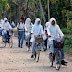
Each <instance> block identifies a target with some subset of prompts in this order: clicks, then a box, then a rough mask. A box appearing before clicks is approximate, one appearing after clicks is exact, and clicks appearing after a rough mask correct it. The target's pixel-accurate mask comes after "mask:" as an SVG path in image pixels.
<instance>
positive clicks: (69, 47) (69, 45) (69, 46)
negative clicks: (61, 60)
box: [64, 34, 72, 54]
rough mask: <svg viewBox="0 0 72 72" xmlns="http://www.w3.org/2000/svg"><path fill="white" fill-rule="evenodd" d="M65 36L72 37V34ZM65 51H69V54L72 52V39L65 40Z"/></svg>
mask: <svg viewBox="0 0 72 72" xmlns="http://www.w3.org/2000/svg"><path fill="white" fill-rule="evenodd" d="M65 37H67V38H72V35H71V34H66V35H65ZM64 52H65V53H68V54H72V40H71V39H66V40H65V47H64Z"/></svg>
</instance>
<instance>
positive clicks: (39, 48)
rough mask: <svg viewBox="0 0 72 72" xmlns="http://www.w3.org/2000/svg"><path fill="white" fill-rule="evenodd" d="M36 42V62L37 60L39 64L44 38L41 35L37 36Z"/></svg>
mask: <svg viewBox="0 0 72 72" xmlns="http://www.w3.org/2000/svg"><path fill="white" fill-rule="evenodd" d="M35 42H36V44H37V48H36V53H35V55H34V56H35V58H34V59H35V60H36V62H38V61H39V56H40V50H41V43H42V42H43V38H42V36H41V35H39V36H35Z"/></svg>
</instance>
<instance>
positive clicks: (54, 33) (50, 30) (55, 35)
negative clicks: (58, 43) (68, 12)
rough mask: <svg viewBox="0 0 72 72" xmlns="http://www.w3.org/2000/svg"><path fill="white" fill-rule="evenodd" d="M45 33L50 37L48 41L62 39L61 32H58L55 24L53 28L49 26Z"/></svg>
mask: <svg viewBox="0 0 72 72" xmlns="http://www.w3.org/2000/svg"><path fill="white" fill-rule="evenodd" d="M47 33H48V35H51V37H50V38H48V40H49V41H51V40H54V39H55V38H59V36H60V37H61V38H63V36H64V34H63V33H62V31H61V30H60V27H59V26H58V25H57V24H55V25H54V26H53V25H50V26H49V27H48V28H47Z"/></svg>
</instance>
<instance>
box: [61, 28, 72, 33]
mask: <svg viewBox="0 0 72 72" xmlns="http://www.w3.org/2000/svg"><path fill="white" fill-rule="evenodd" d="M62 32H63V33H64V34H72V30H69V29H66V28H63V29H62Z"/></svg>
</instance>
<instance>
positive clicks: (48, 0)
mask: <svg viewBox="0 0 72 72" xmlns="http://www.w3.org/2000/svg"><path fill="white" fill-rule="evenodd" d="M47 5H48V21H49V20H50V9H49V0H47Z"/></svg>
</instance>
